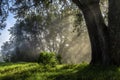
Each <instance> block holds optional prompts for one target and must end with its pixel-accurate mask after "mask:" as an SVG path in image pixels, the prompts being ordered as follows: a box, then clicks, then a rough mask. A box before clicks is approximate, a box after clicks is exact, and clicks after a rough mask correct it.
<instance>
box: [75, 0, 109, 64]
mask: <svg viewBox="0 0 120 80" xmlns="http://www.w3.org/2000/svg"><path fill="white" fill-rule="evenodd" d="M73 2H74V3H75V4H76V5H77V6H78V7H79V8H80V9H81V10H82V12H83V15H84V18H85V21H86V25H87V29H88V33H89V37H90V42H91V48H92V60H91V64H109V62H110V57H109V40H108V39H109V37H108V35H109V34H108V30H107V27H106V25H105V23H104V19H103V17H102V14H101V10H100V6H99V0H73Z"/></svg>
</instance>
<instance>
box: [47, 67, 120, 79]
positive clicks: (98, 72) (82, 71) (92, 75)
mask: <svg viewBox="0 0 120 80" xmlns="http://www.w3.org/2000/svg"><path fill="white" fill-rule="evenodd" d="M74 70H78V71H77V72H74ZM74 70H73V72H70V73H61V74H58V75H51V76H49V77H48V80H49V79H50V80H51V79H52V80H120V71H119V68H118V67H115V66H110V67H105V66H98V65H97V66H91V65H87V66H82V67H81V66H80V67H77V68H75V69H74Z"/></svg>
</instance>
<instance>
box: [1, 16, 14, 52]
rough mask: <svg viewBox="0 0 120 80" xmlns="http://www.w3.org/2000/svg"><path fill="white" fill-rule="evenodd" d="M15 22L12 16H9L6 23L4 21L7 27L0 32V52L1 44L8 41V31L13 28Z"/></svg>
mask: <svg viewBox="0 0 120 80" xmlns="http://www.w3.org/2000/svg"><path fill="white" fill-rule="evenodd" d="M15 21H16V20H15V19H14V15H12V14H9V16H8V18H7V21H6V23H7V25H6V27H5V29H3V30H0V33H1V35H0V50H1V46H2V44H3V43H4V42H6V41H9V38H10V34H9V31H8V29H10V27H12V26H14V24H15Z"/></svg>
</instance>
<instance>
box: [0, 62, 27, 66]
mask: <svg viewBox="0 0 120 80" xmlns="http://www.w3.org/2000/svg"><path fill="white" fill-rule="evenodd" d="M13 64H14V65H15V64H26V63H25V62H19V63H12V62H0V67H4V66H11V65H13Z"/></svg>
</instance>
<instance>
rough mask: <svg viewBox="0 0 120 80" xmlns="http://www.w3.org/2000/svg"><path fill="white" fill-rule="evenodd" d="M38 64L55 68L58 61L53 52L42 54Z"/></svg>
mask: <svg viewBox="0 0 120 80" xmlns="http://www.w3.org/2000/svg"><path fill="white" fill-rule="evenodd" d="M38 63H40V64H43V65H50V66H55V65H56V64H57V59H56V56H55V53H53V52H41V53H40V55H39V58H38Z"/></svg>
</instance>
